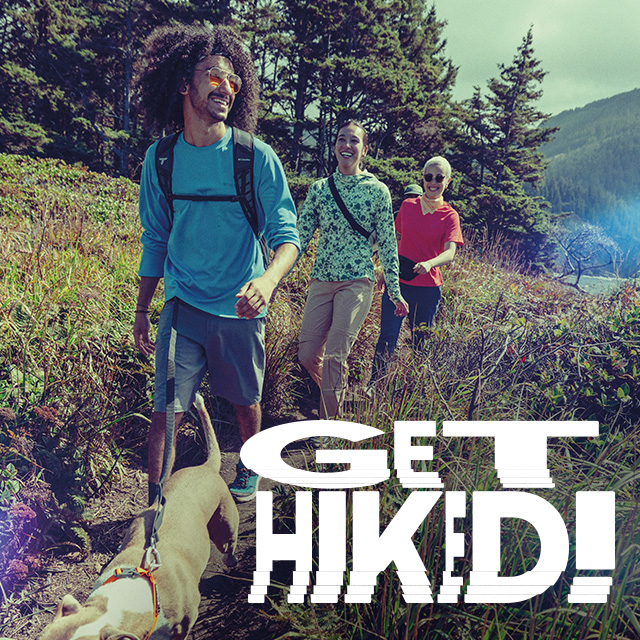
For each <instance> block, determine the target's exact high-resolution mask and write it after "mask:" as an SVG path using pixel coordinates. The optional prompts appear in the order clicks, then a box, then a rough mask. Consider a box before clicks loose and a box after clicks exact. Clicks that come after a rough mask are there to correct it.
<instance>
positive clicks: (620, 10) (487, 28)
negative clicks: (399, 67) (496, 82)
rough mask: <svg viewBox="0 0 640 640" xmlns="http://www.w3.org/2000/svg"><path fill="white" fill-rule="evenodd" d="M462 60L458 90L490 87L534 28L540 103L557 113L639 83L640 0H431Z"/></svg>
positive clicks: (457, 94)
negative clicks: (542, 75)
mask: <svg viewBox="0 0 640 640" xmlns="http://www.w3.org/2000/svg"><path fill="white" fill-rule="evenodd" d="M432 1H433V3H434V4H435V7H436V15H437V17H438V18H439V19H440V20H446V21H447V26H446V27H445V29H444V33H443V37H444V38H445V39H446V41H447V45H446V48H445V53H446V56H447V57H448V58H450V59H451V60H452V62H453V64H454V65H455V66H457V67H459V70H458V77H457V81H456V86H455V89H454V92H453V97H454V98H455V99H456V100H462V99H465V98H469V97H471V95H472V93H473V88H474V86H479V87H480V88H481V89H482V91H483V93H485V90H486V86H487V80H489V79H490V78H495V77H498V75H499V70H498V67H497V65H498V63H503V64H510V63H511V62H512V61H513V58H514V56H515V55H516V52H517V48H518V47H519V46H520V44H521V43H522V40H523V38H524V37H525V35H526V34H527V31H528V30H529V27H531V26H533V49H534V55H535V58H536V59H537V60H539V61H540V63H541V68H542V69H543V70H544V71H547V72H548V73H547V75H546V77H545V79H544V81H543V83H542V90H543V95H542V97H541V98H540V99H539V100H538V102H537V103H536V106H537V107H538V108H539V109H540V110H541V111H543V112H544V113H548V114H550V115H556V114H558V113H560V112H562V111H565V110H567V109H575V108H577V107H583V106H584V105H585V104H588V103H589V102H594V101H595V100H601V99H602V98H608V97H610V96H614V95H616V94H618V93H624V92H626V91H631V90H633V89H637V88H639V87H640V0H432Z"/></svg>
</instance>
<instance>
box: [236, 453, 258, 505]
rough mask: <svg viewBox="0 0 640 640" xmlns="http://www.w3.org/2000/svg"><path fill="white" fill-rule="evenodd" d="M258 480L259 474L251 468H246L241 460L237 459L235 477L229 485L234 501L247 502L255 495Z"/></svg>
mask: <svg viewBox="0 0 640 640" xmlns="http://www.w3.org/2000/svg"><path fill="white" fill-rule="evenodd" d="M259 482H260V476H259V475H258V474H257V473H254V472H253V471H251V469H247V467H245V466H244V465H243V464H242V461H239V462H238V465H237V466H236V479H235V480H234V481H233V484H232V485H231V486H230V487H229V491H230V492H231V495H232V496H233V497H234V498H235V499H236V502H248V501H249V500H253V499H254V498H255V497H256V491H257V490H258V483H259Z"/></svg>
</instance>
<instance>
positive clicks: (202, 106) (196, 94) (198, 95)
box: [186, 56, 235, 122]
mask: <svg viewBox="0 0 640 640" xmlns="http://www.w3.org/2000/svg"><path fill="white" fill-rule="evenodd" d="M211 67H218V68H219V69H221V70H222V71H225V72H227V73H233V72H234V69H233V65H232V64H231V62H230V61H229V60H228V59H227V58H225V57H224V56H209V57H207V58H205V59H204V60H201V61H200V62H198V64H197V65H196V67H195V70H194V73H193V79H192V81H191V83H190V84H189V85H188V91H187V95H186V99H188V100H189V101H190V103H191V107H192V109H193V111H194V112H195V113H196V114H197V115H198V116H199V117H201V118H203V119H205V120H213V121H214V122H225V121H226V119H227V118H228V117H229V112H230V111H231V107H232V106H233V102H234V100H235V93H234V92H233V89H232V88H231V86H230V84H229V80H228V79H225V80H224V81H223V82H222V83H220V84H219V85H218V86H217V87H212V86H211V84H210V83H209V74H208V73H206V71H207V70H208V69H210V68H211Z"/></svg>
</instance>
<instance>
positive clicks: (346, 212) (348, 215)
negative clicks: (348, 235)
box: [329, 174, 371, 240]
mask: <svg viewBox="0 0 640 640" xmlns="http://www.w3.org/2000/svg"><path fill="white" fill-rule="evenodd" d="M329 189H330V190H331V195H332V196H333V199H334V200H335V201H336V204H337V205H338V207H339V208H340V211H342V215H343V216H344V217H345V218H346V219H347V222H348V223H349V224H350V225H351V228H352V229H353V230H354V231H357V232H358V233H359V234H360V235H361V236H363V237H364V238H366V239H367V240H369V239H370V237H371V231H367V230H366V229H365V228H364V227H363V226H362V225H361V224H359V223H358V222H356V220H355V218H354V217H353V216H352V215H351V213H350V212H349V209H347V205H346V204H345V203H344V200H343V199H342V198H341V197H340V194H339V193H338V189H337V187H336V182H335V180H334V178H333V174H331V175H330V176H329Z"/></svg>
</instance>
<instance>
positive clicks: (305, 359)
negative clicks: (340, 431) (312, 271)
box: [298, 278, 373, 418]
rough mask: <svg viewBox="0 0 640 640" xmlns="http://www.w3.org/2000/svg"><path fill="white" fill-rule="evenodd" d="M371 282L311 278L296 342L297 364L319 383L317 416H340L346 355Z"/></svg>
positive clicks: (346, 372)
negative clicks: (329, 280)
mask: <svg viewBox="0 0 640 640" xmlns="http://www.w3.org/2000/svg"><path fill="white" fill-rule="evenodd" d="M372 297H373V282H371V280H369V279H368V278H360V279H358V280H346V281H344V282H323V281H321V280H314V279H312V280H311V282H310V284H309V292H308V294H307V303H306V304H305V307H304V316H303V318H302V327H301V328H300V339H299V345H298V359H299V360H300V364H302V365H303V366H304V368H305V369H306V370H307V371H308V372H309V374H310V375H311V377H312V378H313V380H314V382H315V383H316V384H317V385H318V386H319V387H320V412H319V416H320V418H335V417H336V416H339V414H340V411H341V409H342V404H343V402H344V398H345V394H346V391H347V381H348V375H349V368H348V366H347V358H348V357H349V352H350V351H351V347H352V346H353V343H354V342H355V340H356V338H357V337H358V332H359V331H360V327H362V323H363V322H364V319H365V318H366V317H367V313H369V309H370V307H371V299H372Z"/></svg>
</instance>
